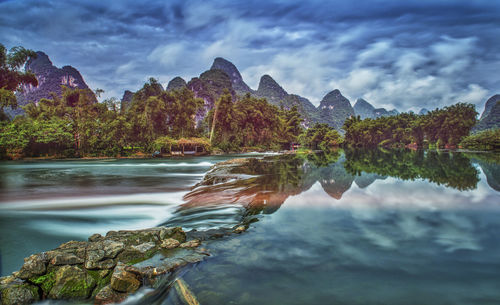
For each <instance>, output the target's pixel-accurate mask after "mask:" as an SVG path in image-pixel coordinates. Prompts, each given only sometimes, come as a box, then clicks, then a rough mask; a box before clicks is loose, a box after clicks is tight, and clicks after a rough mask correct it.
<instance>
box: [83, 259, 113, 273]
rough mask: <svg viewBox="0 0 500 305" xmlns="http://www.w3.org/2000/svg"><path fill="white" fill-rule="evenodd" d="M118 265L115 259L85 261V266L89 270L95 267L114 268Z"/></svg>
mask: <svg viewBox="0 0 500 305" xmlns="http://www.w3.org/2000/svg"><path fill="white" fill-rule="evenodd" d="M115 266H116V261H115V260H114V259H106V260H103V261H98V262H90V261H87V262H85V268H87V269H89V270H94V269H112V268H114V267H115Z"/></svg>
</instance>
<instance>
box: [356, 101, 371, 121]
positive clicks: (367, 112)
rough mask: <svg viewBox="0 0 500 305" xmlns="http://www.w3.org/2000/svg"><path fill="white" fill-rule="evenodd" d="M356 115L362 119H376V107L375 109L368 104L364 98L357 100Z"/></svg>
mask: <svg viewBox="0 0 500 305" xmlns="http://www.w3.org/2000/svg"><path fill="white" fill-rule="evenodd" d="M353 109H354V113H355V114H356V115H359V116H360V117H361V119H366V118H374V117H375V115H374V111H375V107H373V105H372V104H370V103H368V102H367V101H365V100H364V99H362V98H358V99H357V100H356V103H355V104H354V107H353Z"/></svg>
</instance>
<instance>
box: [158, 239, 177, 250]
mask: <svg viewBox="0 0 500 305" xmlns="http://www.w3.org/2000/svg"><path fill="white" fill-rule="evenodd" d="M180 244H181V243H180V242H179V241H178V240H177V239H173V238H167V239H165V240H163V241H162V243H161V245H160V247H162V248H165V249H174V248H177V247H179V245H180Z"/></svg>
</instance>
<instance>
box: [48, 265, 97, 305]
mask: <svg viewBox="0 0 500 305" xmlns="http://www.w3.org/2000/svg"><path fill="white" fill-rule="evenodd" d="M95 286H96V282H95V280H94V279H93V278H92V277H91V276H89V275H88V274H87V272H85V270H83V269H80V268H78V267H76V266H63V267H61V268H59V269H57V270H56V271H55V274H54V286H53V287H52V289H51V290H50V293H49V298H52V299H86V298H88V297H89V296H90V295H91V293H92V290H93V289H94V287H95Z"/></svg>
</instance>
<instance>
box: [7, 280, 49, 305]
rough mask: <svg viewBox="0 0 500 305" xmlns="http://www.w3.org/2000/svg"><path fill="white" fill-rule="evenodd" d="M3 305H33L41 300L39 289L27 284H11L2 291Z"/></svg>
mask: <svg viewBox="0 0 500 305" xmlns="http://www.w3.org/2000/svg"><path fill="white" fill-rule="evenodd" d="M1 291H2V293H1V301H2V305H20V304H31V303H34V302H36V301H38V300H40V294H39V293H38V287H36V286H33V285H30V284H27V283H18V282H16V283H13V282H11V283H9V284H8V285H6V287H3V288H2V289H1Z"/></svg>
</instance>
